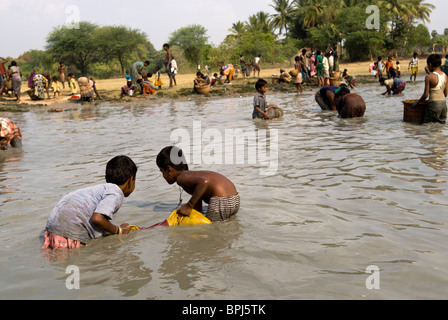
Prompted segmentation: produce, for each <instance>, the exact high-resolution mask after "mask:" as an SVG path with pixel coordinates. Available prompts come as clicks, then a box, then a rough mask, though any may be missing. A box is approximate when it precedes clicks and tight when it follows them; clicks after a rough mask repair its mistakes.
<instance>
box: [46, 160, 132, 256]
mask: <svg viewBox="0 0 448 320" xmlns="http://www.w3.org/2000/svg"><path fill="white" fill-rule="evenodd" d="M136 175H137V166H136V165H135V163H134V162H133V161H132V160H131V159H130V158H129V157H127V156H118V157H115V158H113V159H112V160H110V161H109V162H108V163H107V166H106V183H105V184H100V185H96V186H92V187H87V188H84V189H79V190H77V191H73V192H71V193H69V194H67V195H66V196H64V197H63V198H62V199H61V200H60V201H59V203H58V204H57V205H56V207H55V208H54V209H53V211H52V212H51V214H50V217H49V218H48V221H47V225H46V228H45V234H44V243H43V245H42V249H47V248H50V249H53V250H56V249H58V248H79V247H81V246H83V245H85V244H87V243H88V242H89V241H90V240H92V239H96V238H100V237H102V236H105V235H107V234H128V233H129V232H130V230H131V228H130V227H129V225H128V224H127V223H124V224H122V225H120V226H115V225H113V224H112V223H111V221H112V220H113V219H114V218H115V214H116V213H117V211H118V210H119V209H120V207H121V205H122V204H123V203H124V201H125V198H126V197H128V196H129V195H130V194H131V193H132V192H133V191H134V189H135V179H136Z"/></svg>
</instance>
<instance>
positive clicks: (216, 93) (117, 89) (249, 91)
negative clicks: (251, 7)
mask: <svg viewBox="0 0 448 320" xmlns="http://www.w3.org/2000/svg"><path fill="white" fill-rule="evenodd" d="M369 64H370V62H360V63H342V64H341V65H340V70H341V71H342V70H344V69H347V70H348V72H349V73H350V74H351V75H354V76H356V77H358V78H359V79H362V80H363V81H375V78H374V77H372V76H371V75H370V74H369V71H368V70H369ZM284 69H285V70H291V69H293V67H292V66H289V67H284ZM403 69H406V68H403ZM279 70H280V69H279V68H275V69H273V68H266V69H262V70H261V72H260V78H264V79H266V80H268V82H269V83H271V81H270V79H271V78H272V76H273V75H276V74H279ZM212 74H213V73H211V74H210V76H211V75H212ZM402 74H403V76H406V75H407V70H403V71H402ZM194 78H195V75H194V74H179V75H177V76H176V81H177V86H176V87H174V88H173V89H170V90H166V89H167V88H168V85H169V78H168V76H167V75H166V74H162V81H163V84H164V85H163V87H162V89H161V90H157V91H156V92H155V94H154V95H152V96H142V95H137V96H133V97H123V98H121V97H120V93H121V87H122V86H123V85H124V84H125V83H126V81H125V80H124V79H122V78H120V79H100V80H95V82H96V85H97V89H98V91H99V93H100V95H101V96H102V98H103V101H108V102H123V101H125V102H129V101H145V99H146V100H149V101H151V100H155V99H157V100H161V99H164V100H165V99H192V98H204V97H207V98H214V97H215V98H216V97H226V96H238V97H239V96H247V95H253V94H254V93H255V90H254V88H253V85H254V84H255V82H256V80H257V79H258V77H253V76H251V77H246V78H245V79H243V78H242V76H241V74H240V75H239V77H238V78H237V79H234V80H233V81H232V84H231V85H217V86H215V87H214V88H213V89H212V90H211V92H210V93H209V94H208V95H206V96H202V97H199V96H200V95H197V94H195V93H193V92H192V88H193V79H194ZM152 80H153V78H152ZM316 88H317V87H316V86H314V85H308V86H305V88H304V90H315V89H316ZM27 90H28V86H27V82H23V83H22V97H21V103H17V102H16V101H15V98H10V97H5V96H4V97H3V99H0V111H28V110H30V109H31V108H34V107H46V108H48V109H54V110H53V111H61V110H63V109H64V108H67V106H70V105H71V104H72V103H73V100H72V99H71V93H70V90H69V89H68V87H67V84H66V88H65V90H63V91H62V92H61V94H60V96H59V97H53V93H52V92H50V99H45V100H37V101H33V100H31V99H30V97H29V95H28V94H27V92H26V91H27ZM270 91H271V93H275V92H289V91H290V92H295V86H294V84H292V83H291V84H289V85H270ZM96 101H100V100H98V99H96ZM149 101H148V102H149Z"/></svg>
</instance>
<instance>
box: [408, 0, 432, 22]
mask: <svg viewBox="0 0 448 320" xmlns="http://www.w3.org/2000/svg"><path fill="white" fill-rule="evenodd" d="M407 5H408V7H409V12H410V16H409V18H410V19H411V20H412V19H416V20H421V21H423V22H425V23H427V22H431V20H430V19H429V17H430V15H431V13H432V10H433V9H435V8H436V7H435V6H434V5H432V4H430V3H425V2H424V0H408V1H407Z"/></svg>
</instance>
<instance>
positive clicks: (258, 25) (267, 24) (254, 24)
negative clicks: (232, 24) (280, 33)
mask: <svg viewBox="0 0 448 320" xmlns="http://www.w3.org/2000/svg"><path fill="white" fill-rule="evenodd" d="M246 25H247V30H248V31H250V32H257V31H261V32H263V33H274V31H275V27H274V25H273V23H272V21H271V19H270V18H269V14H268V13H266V12H263V11H259V12H257V13H256V14H254V15H251V16H250V17H249V20H248V21H247V23H246Z"/></svg>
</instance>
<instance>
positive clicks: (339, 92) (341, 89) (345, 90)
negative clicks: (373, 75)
mask: <svg viewBox="0 0 448 320" xmlns="http://www.w3.org/2000/svg"><path fill="white" fill-rule="evenodd" d="M335 93H336V94H335V96H336V98H340V97H343V96H345V95H346V94H349V93H350V89H349V88H348V87H347V86H346V85H345V84H341V86H340V87H339V89H337V90H336V91H335Z"/></svg>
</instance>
